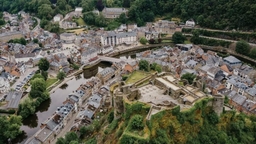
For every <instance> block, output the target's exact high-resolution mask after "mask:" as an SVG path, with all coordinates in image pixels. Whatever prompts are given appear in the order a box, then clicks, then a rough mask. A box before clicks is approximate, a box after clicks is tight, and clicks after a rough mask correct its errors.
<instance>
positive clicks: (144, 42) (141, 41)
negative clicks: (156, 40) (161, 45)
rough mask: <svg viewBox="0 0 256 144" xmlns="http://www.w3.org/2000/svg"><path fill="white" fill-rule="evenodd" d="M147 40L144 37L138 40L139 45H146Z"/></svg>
mask: <svg viewBox="0 0 256 144" xmlns="http://www.w3.org/2000/svg"><path fill="white" fill-rule="evenodd" d="M147 42H148V40H147V39H146V38H145V37H142V38H140V43H141V44H147Z"/></svg>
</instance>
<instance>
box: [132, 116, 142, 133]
mask: <svg viewBox="0 0 256 144" xmlns="http://www.w3.org/2000/svg"><path fill="white" fill-rule="evenodd" d="M131 128H132V129H133V130H142V129H143V128H144V124H143V117H142V116H141V115H134V116H133V117H132V119H131Z"/></svg>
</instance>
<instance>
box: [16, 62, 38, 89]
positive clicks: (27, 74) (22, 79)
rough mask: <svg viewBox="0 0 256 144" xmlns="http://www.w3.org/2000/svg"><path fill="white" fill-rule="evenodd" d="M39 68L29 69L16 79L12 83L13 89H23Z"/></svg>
mask: <svg viewBox="0 0 256 144" xmlns="http://www.w3.org/2000/svg"><path fill="white" fill-rule="evenodd" d="M37 69H38V68H37V67H35V68H29V69H27V70H26V72H25V73H24V74H23V75H21V76H20V78H19V79H16V82H15V83H14V84H13V85H12V89H14V90H16V91H20V90H22V88H23V87H24V85H25V84H26V83H27V82H28V81H29V80H30V79H31V78H32V77H33V76H34V74H35V72H36V70H37Z"/></svg>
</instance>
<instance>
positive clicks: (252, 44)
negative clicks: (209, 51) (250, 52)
mask: <svg viewBox="0 0 256 144" xmlns="http://www.w3.org/2000/svg"><path fill="white" fill-rule="evenodd" d="M184 35H187V36H193V35H192V34H184ZM199 37H202V38H208V39H214V40H222V41H227V42H234V43H236V42H238V41H235V40H228V39H222V38H215V37H207V36H202V35H200V36H199ZM248 44H249V45H251V46H256V44H254V43H248Z"/></svg>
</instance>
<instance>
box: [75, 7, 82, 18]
mask: <svg viewBox="0 0 256 144" xmlns="http://www.w3.org/2000/svg"><path fill="white" fill-rule="evenodd" d="M82 12H83V8H81V7H76V9H75V15H76V16H81V15H82Z"/></svg>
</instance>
